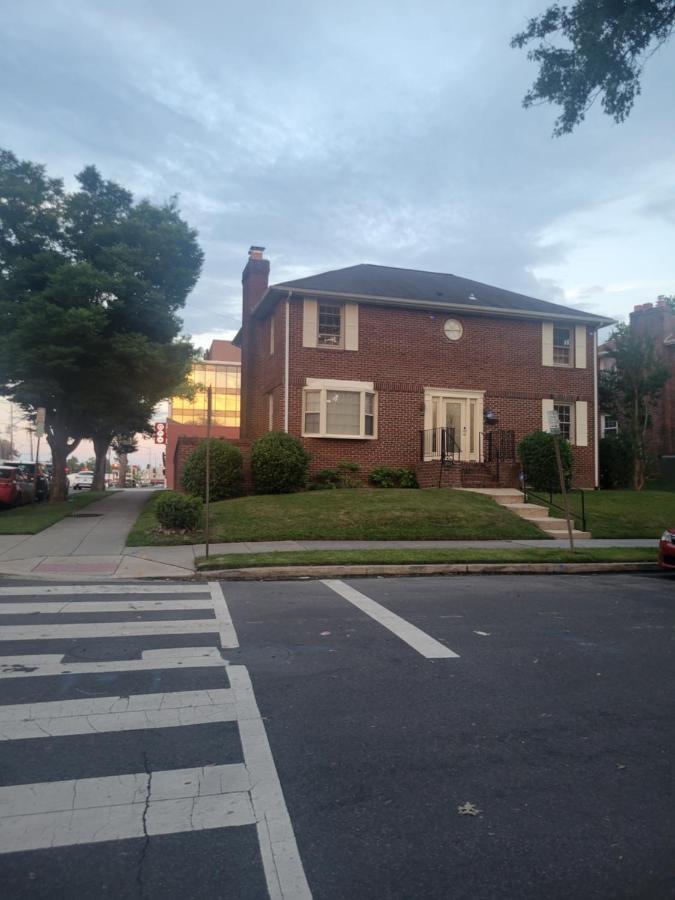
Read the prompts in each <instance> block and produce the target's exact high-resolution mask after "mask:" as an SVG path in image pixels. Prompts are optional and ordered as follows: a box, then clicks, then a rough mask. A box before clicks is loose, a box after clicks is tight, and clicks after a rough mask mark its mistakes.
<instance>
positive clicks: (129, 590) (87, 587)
mask: <svg viewBox="0 0 675 900" xmlns="http://www.w3.org/2000/svg"><path fill="white" fill-rule="evenodd" d="M208 593H209V587H208V585H206V584H171V585H167V584H45V585H41V584H34V585H28V586H27V585H16V587H0V597H41V596H44V597H47V596H50V595H62V594H65V595H75V594H122V595H123V594H208Z"/></svg>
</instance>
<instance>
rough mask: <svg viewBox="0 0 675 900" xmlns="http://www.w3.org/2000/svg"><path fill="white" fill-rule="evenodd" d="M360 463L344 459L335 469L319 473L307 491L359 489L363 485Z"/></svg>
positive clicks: (322, 470)
mask: <svg viewBox="0 0 675 900" xmlns="http://www.w3.org/2000/svg"><path fill="white" fill-rule="evenodd" d="M360 470H361V467H360V466H359V464H358V463H355V462H349V460H346V459H343V460H342V461H341V462H339V463H338V464H337V466H336V467H335V468H334V469H321V470H320V471H319V472H317V473H316V474H315V475H314V477H313V478H312V480H311V481H310V483H309V484H308V485H307V489H308V490H310V491H325V490H335V489H337V488H357V487H360V485H361V479H360V477H359V471H360Z"/></svg>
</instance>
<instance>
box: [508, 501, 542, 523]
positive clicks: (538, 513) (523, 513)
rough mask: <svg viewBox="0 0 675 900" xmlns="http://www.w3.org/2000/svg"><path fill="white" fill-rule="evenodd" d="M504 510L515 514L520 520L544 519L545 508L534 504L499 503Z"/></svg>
mask: <svg viewBox="0 0 675 900" xmlns="http://www.w3.org/2000/svg"><path fill="white" fill-rule="evenodd" d="M499 505H500V506H504V507H505V508H506V509H510V510H511V512H514V513H516V515H518V516H520V517H521V519H545V518H546V507H545V506H536V505H535V504H534V503H500V504H499Z"/></svg>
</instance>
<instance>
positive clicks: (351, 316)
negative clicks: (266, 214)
mask: <svg viewBox="0 0 675 900" xmlns="http://www.w3.org/2000/svg"><path fill="white" fill-rule="evenodd" d="M263 250H264V248H263V247H251V249H250V251H249V259H248V262H247V264H246V267H245V269H244V272H243V277H242V284H243V303H242V327H241V330H240V331H239V333H238V334H237V336H236V337H235V339H234V343H235V344H236V345H237V346H239V347H240V348H241V364H242V382H241V437H242V440H243V441H246V442H249V441H251V440H254V439H255V438H256V437H259V436H260V435H262V434H264V433H265V432H267V431H268V430H285V431H288V432H290V433H291V434H293V435H296V436H297V437H299V438H300V439H301V440H302V441H303V443H304V444H305V446H306V447H307V449H308V450H309V451H310V453H311V455H312V463H311V468H312V470H313V471H316V470H318V469H322V468H325V467H328V466H334V465H336V464H337V463H338V462H339V461H341V460H349V461H352V462H356V463H358V464H359V465H360V467H361V470H362V472H363V474H364V475H365V474H367V473H368V472H369V471H370V470H371V469H372V468H374V467H376V466H380V465H389V466H396V467H399V466H401V467H402V466H405V467H410V468H414V469H416V471H417V473H418V477H419V479H420V483H421V484H423V485H432V484H436V483H438V479H439V458H440V456H441V451H442V449H444V448H442V446H441V442H442V438H441V435H442V434H444V435H445V437H444V440H449V441H451V444H450V446H449V449H450V451H451V452H450V454H449V455H450V457H451V458H452V459H453V461H454V462H455V463H457V465H453V466H446V467H444V472H446V473H447V476H446V477H445V479H444V481H443V483H444V484H461V483H465V484H466V483H473V482H472V478H474V477H477V476H478V475H480V474H483V475H485V476H488V475H489V480H492V481H494V480H496V479H497V478H498V480H499V482H500V483H502V484H512V483H513V482H514V480H515V478H516V477H517V464H516V463H515V462H513V461H512V460H513V455H514V454H513V447H514V446H515V445H517V443H518V441H519V440H520V439H521V438H522V437H523V436H525V435H526V434H528V433H530V432H532V431H534V430H536V429H538V428H544V429H547V428H548V415H547V414H548V412H549V411H551V410H554V409H555V410H557V412H558V414H559V416H560V419H561V424H562V427H563V431H564V433H565V435H566V436H567V437H569V439H570V441H571V443H572V445H573V451H574V460H575V463H574V475H573V478H574V483H575V485H576V486H581V487H594V486H596V485H597V432H598V427H597V425H598V423H597V404H596V397H597V364H596V346H597V330H598V328H600V327H602V326H603V325H607V324H611V320H608V319H606V318H603V317H600V316H595V315H591V314H589V313H585V312H580V311H579V310H575V309H569V308H567V307H565V306H560V305H558V304H554V303H548V302H545V301H542V300H537V299H534V298H532V297H527V296H524V295H522V294H516V293H513V292H511V291H505V290H502V289H500V288H496V287H491V286H490V285H485V284H481V283H479V282H475V281H470V280H468V279H465V278H459V277H457V276H454V275H446V274H442V273H435V272H421V271H415V270H409V269H398V268H390V267H386V266H375V265H356V266H351V267H349V268H345V269H339V270H336V271H332V272H325V273H322V274H319V275H315V276H310V277H308V278H301V279H298V280H295V281H288V282H285V283H281V284H276V285H272V286H269V285H268V279H269V261H268V260H266V259H265V258H264V256H263ZM448 435H450V436H451V438H448V437H447V436H448ZM496 448H497V449H498V448H501V450H502V451H503V452H501V454H500V453H498V452H496ZM445 449H448V448H447V447H446V448H445ZM500 455H501V458H502V465H501V467H500V468H499V471H498V472H497V470H496V468H495V465H494V462H495V459H496V458H497V457H499V456H500ZM509 457H510V459H509ZM509 462H510V465H509V464H508V463H509Z"/></svg>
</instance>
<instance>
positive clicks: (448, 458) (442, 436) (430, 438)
mask: <svg viewBox="0 0 675 900" xmlns="http://www.w3.org/2000/svg"><path fill="white" fill-rule="evenodd" d="M460 456H461V450H460V446H459V444H458V443H457V441H456V440H455V429H454V428H427V429H426V431H420V459H421V460H430V459H435V460H440V462H441V465H452V464H453V463H456V462H459V459H460Z"/></svg>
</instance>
